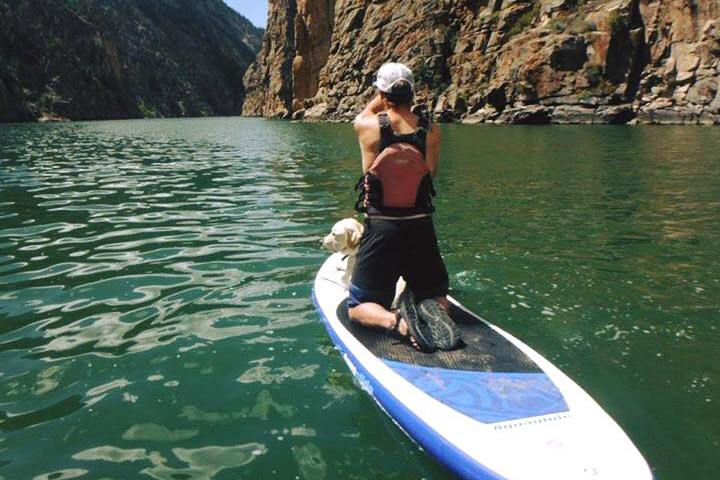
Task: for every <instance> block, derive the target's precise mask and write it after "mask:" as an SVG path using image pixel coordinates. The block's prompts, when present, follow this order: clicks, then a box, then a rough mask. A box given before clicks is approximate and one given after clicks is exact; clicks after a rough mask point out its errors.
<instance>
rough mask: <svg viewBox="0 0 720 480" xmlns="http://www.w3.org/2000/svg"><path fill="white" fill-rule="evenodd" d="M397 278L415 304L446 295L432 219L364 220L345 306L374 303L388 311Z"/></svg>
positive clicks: (441, 261)
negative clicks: (403, 282) (410, 292)
mask: <svg viewBox="0 0 720 480" xmlns="http://www.w3.org/2000/svg"><path fill="white" fill-rule="evenodd" d="M400 276H402V277H403V278H404V279H405V281H406V282H407V284H408V287H409V288H410V290H412V292H413V293H414V294H415V297H416V299H417V301H421V300H424V299H426V298H435V297H443V296H445V295H447V292H448V273H447V269H446V268H445V263H444V262H443V259H442V257H441V256H440V249H439V248H438V244H437V237H436V236H435V226H434V225H433V221H432V218H431V217H426V218H419V219H415V220H380V219H366V220H365V231H364V232H363V235H362V239H361V240H360V251H359V252H358V256H357V260H356V263H355V270H354V271H353V275H352V280H351V282H350V298H349V299H348V306H349V307H350V308H352V307H356V306H358V305H359V304H361V303H366V302H373V303H378V304H380V305H382V306H383V307H385V308H387V309H389V308H390V305H391V304H392V301H393V297H394V296H395V285H396V284H397V281H398V278H399V277H400Z"/></svg>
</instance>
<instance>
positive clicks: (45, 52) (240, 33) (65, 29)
mask: <svg viewBox="0 0 720 480" xmlns="http://www.w3.org/2000/svg"><path fill="white" fill-rule="evenodd" d="M262 34H263V31H262V30H260V29H257V28H255V27H254V26H253V25H252V24H251V23H250V22H249V21H248V20H246V19H245V18H243V17H241V16H240V15H238V14H237V13H236V12H235V11H234V10H231V9H230V8H228V7H227V6H226V5H225V4H224V3H223V2H222V1H221V0H152V1H147V0H0V121H27V120H35V119H42V118H45V119H47V118H50V119H52V118H60V117H64V118H69V119H73V120H84V119H111V118H132V117H152V116H198V115H230V114H239V113H240V112H241V109H242V104H243V101H244V99H245V89H244V86H243V81H242V79H243V75H244V74H245V71H246V70H247V68H248V66H249V65H250V63H251V62H252V61H253V60H254V59H255V56H256V53H257V50H258V49H259V47H260V43H261V40H262Z"/></svg>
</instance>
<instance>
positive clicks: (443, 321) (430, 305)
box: [417, 298, 462, 350]
mask: <svg viewBox="0 0 720 480" xmlns="http://www.w3.org/2000/svg"><path fill="white" fill-rule="evenodd" d="M417 311H418V314H419V316H420V318H422V319H424V320H425V322H426V323H427V325H428V326H429V327H430V332H431V334H432V341H433V343H434V344H435V346H436V347H437V348H439V349H440V350H454V349H456V348H458V347H459V346H460V342H461V341H462V339H461V338H460V330H459V329H458V327H457V325H455V322H453V321H452V318H450V315H448V313H447V310H445V308H443V306H442V305H440V303H439V302H438V301H437V300H435V299H434V298H428V299H426V300H423V301H422V302H420V304H419V305H418V308H417Z"/></svg>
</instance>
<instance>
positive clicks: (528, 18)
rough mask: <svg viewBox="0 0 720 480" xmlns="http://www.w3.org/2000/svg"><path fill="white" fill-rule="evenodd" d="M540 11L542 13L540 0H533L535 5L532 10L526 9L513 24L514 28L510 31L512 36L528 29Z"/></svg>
mask: <svg viewBox="0 0 720 480" xmlns="http://www.w3.org/2000/svg"><path fill="white" fill-rule="evenodd" d="M538 13H540V2H539V1H535V2H533V6H532V8H531V9H530V10H528V11H526V12H525V13H523V14H522V15H520V17H518V19H517V20H516V21H515V23H514V24H513V26H512V28H510V31H509V32H508V33H509V34H510V36H515V35H517V34H518V33H522V32H524V31H525V30H527V29H528V28H529V27H530V26H531V25H532V24H533V22H534V21H535V18H536V17H537V15H538Z"/></svg>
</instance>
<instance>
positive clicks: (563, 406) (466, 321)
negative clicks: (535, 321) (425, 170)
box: [313, 254, 652, 480]
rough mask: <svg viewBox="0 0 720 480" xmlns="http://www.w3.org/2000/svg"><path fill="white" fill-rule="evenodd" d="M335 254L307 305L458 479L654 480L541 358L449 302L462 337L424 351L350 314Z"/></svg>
mask: <svg viewBox="0 0 720 480" xmlns="http://www.w3.org/2000/svg"><path fill="white" fill-rule="evenodd" d="M344 268H345V262H344V261H343V257H342V255H340V254H333V255H331V256H330V258H328V260H327V261H326V262H325V263H324V264H323V266H322V268H321V269H320V271H319V272H318V274H317V277H316V279H315V285H314V289H313V300H314V302H315V305H316V307H317V310H318V312H319V314H320V317H321V318H322V319H323V321H324V322H325V326H326V327H327V330H328V332H329V333H330V337H331V338H332V340H333V342H334V343H335V345H336V347H337V349H338V350H339V351H340V353H341V355H342V357H343V359H344V360H345V362H346V363H347V364H348V366H349V367H350V370H351V371H352V373H353V374H354V375H355V377H356V378H357V380H358V381H359V384H360V385H361V386H362V387H363V389H364V390H366V391H367V392H368V393H369V394H370V395H371V396H372V397H373V398H374V399H375V401H376V402H377V403H378V404H379V405H380V406H381V407H382V409H383V410H384V411H385V412H386V413H387V414H388V415H389V416H390V417H391V418H392V419H393V420H394V421H395V422H396V423H397V424H398V425H399V426H400V427H401V428H402V429H403V430H404V431H405V433H407V434H408V436H410V438H411V439H413V440H414V441H415V442H416V443H417V444H419V445H420V446H422V448H424V449H425V450H426V451H428V452H429V453H430V454H432V455H433V456H434V457H435V458H436V459H437V460H439V461H440V462H441V463H442V464H443V465H445V467H447V468H448V469H449V470H450V471H452V472H453V473H455V474H456V475H458V476H460V477H462V478H473V479H502V478H505V479H511V480H515V479H518V480H520V479H532V480H542V479H548V480H561V479H567V480H583V479H594V480H599V479H607V480H623V479H627V480H644V479H652V474H651V472H650V469H649V467H648V465H647V463H646V462H645V460H644V458H643V457H642V455H641V454H640V453H639V452H638V450H637V448H635V446H634V445H633V443H632V442H631V441H630V439H629V438H628V437H627V435H626V434H625V433H624V432H623V430H622V429H621V428H620V427H619V426H618V425H617V424H616V423H615V422H614V421H613V420H612V418H610V416H609V415H608V414H607V413H605V412H604V411H603V409H602V408H601V407H600V406H599V405H598V404H597V403H596V402H595V401H594V400H593V399H592V398H591V397H590V396H589V395H588V394H587V393H585V392H584V391H583V390H582V389H581V388H580V387H579V386H578V385H577V384H575V382H573V381H572V380H571V379H570V378H569V377H568V376H567V375H565V374H564V373H562V372H561V371H560V370H559V369H558V368H556V367H555V366H553V365H552V364H551V363H550V362H549V361H548V360H546V359H545V358H543V357H542V356H541V355H540V354H538V353H537V352H535V351H534V350H533V349H531V348H530V347H528V346H527V345H525V344H524V343H523V342H521V341H520V340H518V339H517V338H515V337H513V336H512V335H510V334H509V333H507V332H505V331H503V330H501V329H500V328H498V327H496V326H494V325H491V324H490V323H488V322H486V321H485V320H483V319H482V318H480V317H479V316H477V315H475V314H473V313H471V312H470V311H468V310H467V309H465V308H464V307H462V306H461V305H460V304H459V303H457V302H455V301H454V300H453V307H452V311H451V316H452V318H453V320H455V322H456V323H457V324H458V327H459V328H460V330H461V332H462V336H463V340H464V341H465V344H466V345H465V346H464V348H461V349H459V350H456V351H453V352H436V353H432V354H424V353H420V352H417V351H415V350H414V349H413V348H412V347H410V346H409V345H407V344H405V343H400V342H398V341H397V340H395V339H392V338H391V337H389V336H388V335H387V334H385V333H383V332H378V331H375V330H372V329H368V328H364V327H361V326H358V325H356V324H354V323H352V322H350V321H349V319H348V316H347V296H348V291H347V289H346V287H345V286H344V285H343V282H342V276H343V274H344Z"/></svg>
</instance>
